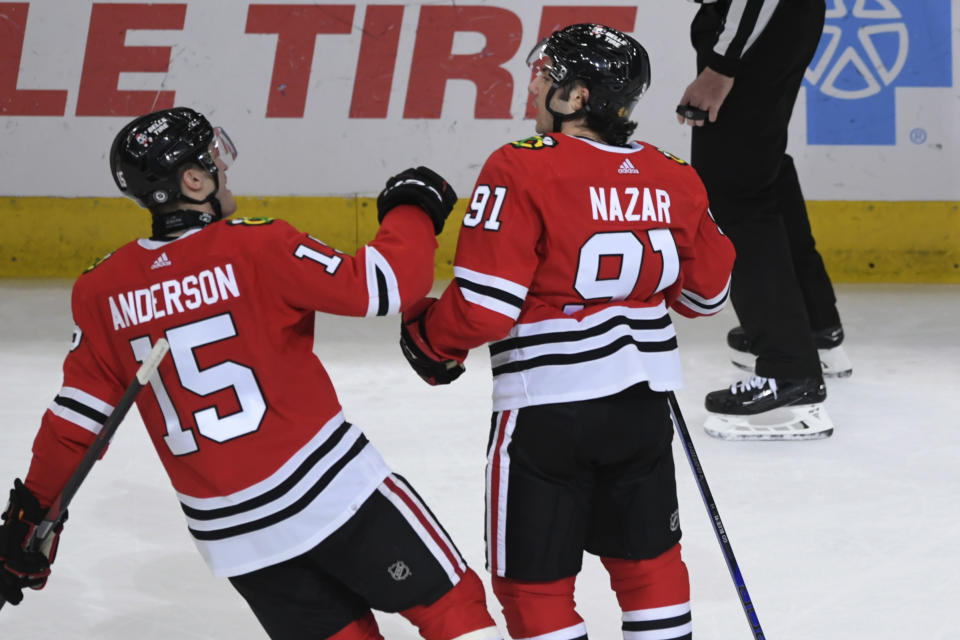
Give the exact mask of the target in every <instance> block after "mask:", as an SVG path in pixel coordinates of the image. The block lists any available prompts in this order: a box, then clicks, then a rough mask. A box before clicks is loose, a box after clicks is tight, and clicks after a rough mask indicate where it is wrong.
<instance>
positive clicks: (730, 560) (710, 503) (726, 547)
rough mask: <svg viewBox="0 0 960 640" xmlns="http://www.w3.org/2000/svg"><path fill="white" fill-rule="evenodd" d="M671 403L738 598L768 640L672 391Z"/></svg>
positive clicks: (761, 639) (759, 635)
mask: <svg viewBox="0 0 960 640" xmlns="http://www.w3.org/2000/svg"><path fill="white" fill-rule="evenodd" d="M667 395H668V397H669V402H670V413H671V414H673V424H674V425H676V427H677V432H678V433H679V434H680V440H681V442H683V449H684V451H686V452H687V460H689V461H690V468H691V469H692V470H693V477H694V479H695V480H696V481H697V487H698V488H699V489H700V496H701V497H702V498H703V504H704V506H705V507H706V508H707V514H709V516H710V524H712V525H713V532H714V533H715V534H716V536H717V542H719V543H720V548H721V549H722V550H723V558H724V560H726V561H727V569H729V570H730V577H731V578H732V579H733V586H734V587H736V589H737V595H738V596H740V604H741V605H742V606H743V612H744V613H745V614H746V616H747V622H748V623H749V625H750V630H751V631H752V632H753V637H754V640H765V638H766V636H764V635H763V629H761V628H760V619H759V618H758V617H757V612H756V610H754V608H753V601H752V600H750V593H749V592H748V591H747V585H746V584H745V583H744V581H743V574H742V573H740V565H738V564H737V558H736V556H734V555H733V547H732V546H730V538H729V537H728V536H727V530H726V528H725V527H724V526H723V521H722V520H721V519H720V511H719V510H718V509H717V503H716V501H715V500H714V499H713V493H712V492H711V491H710V485H708V484H707V477H706V476H705V475H704V473H703V467H701V466H700V458H699V457H698V456H697V450H696V449H695V448H694V446H693V440H692V439H691V438H690V431H689V430H688V429H687V424H686V423H685V422H684V421H683V414H682V413H680V404H679V403H678V402H677V396H675V395H674V393H673V392H672V391H671V392H669V393H668V394H667Z"/></svg>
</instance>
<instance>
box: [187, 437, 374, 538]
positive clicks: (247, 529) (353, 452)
mask: <svg viewBox="0 0 960 640" xmlns="http://www.w3.org/2000/svg"><path fill="white" fill-rule="evenodd" d="M367 444H368V441H367V438H366V436H361V437H360V438H358V439H357V441H356V442H355V443H354V444H353V446H352V447H350V449H349V450H348V451H347V452H346V453H345V454H344V455H343V456H342V457H341V458H340V459H339V460H337V461H336V462H335V463H334V464H333V466H331V467H330V468H329V469H327V471H326V472H325V473H324V474H323V475H322V476H321V477H320V479H319V480H318V481H317V483H316V484H314V485H313V486H312V487H310V489H309V490H308V491H307V492H306V493H305V494H303V496H301V497H300V498H299V499H298V500H297V501H296V502H294V503H292V504H290V505H288V506H287V507H285V508H283V509H280V510H279V511H275V512H274V513H271V514H270V515H268V516H264V517H263V518H260V519H258V520H252V521H250V522H245V523H243V524H238V525H234V526H232V527H225V528H223V529H213V530H209V531H197V530H196V529H190V533H191V534H192V535H193V537H194V538H196V539H197V540H223V539H224V538H232V537H235V536H239V535H243V534H245V533H251V532H253V531H257V530H259V529H264V528H266V527H269V526H271V525H274V524H277V523H278V522H282V521H284V520H286V519H287V518H290V517H291V516H294V515H296V514H297V513H300V512H301V511H303V510H304V509H305V508H307V506H309V505H310V503H311V502H313V501H314V499H315V498H316V497H317V496H318V495H320V493H321V492H322V491H323V490H324V489H325V488H326V487H327V485H329V484H330V483H331V482H333V479H334V478H336V477H337V474H338V473H340V471H341V470H342V469H343V468H344V467H345V466H347V463H349V462H350V461H351V460H353V459H354V458H356V457H357V455H359V454H360V452H361V451H362V450H363V449H364V447H366V446H367Z"/></svg>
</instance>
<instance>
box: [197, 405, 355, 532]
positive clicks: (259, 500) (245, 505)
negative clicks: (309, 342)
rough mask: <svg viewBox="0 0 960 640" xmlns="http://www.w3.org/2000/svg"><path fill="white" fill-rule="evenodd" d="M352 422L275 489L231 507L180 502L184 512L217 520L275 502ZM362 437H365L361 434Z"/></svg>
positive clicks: (338, 431) (337, 441)
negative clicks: (195, 505) (211, 507)
mask: <svg viewBox="0 0 960 640" xmlns="http://www.w3.org/2000/svg"><path fill="white" fill-rule="evenodd" d="M350 426H351V425H350V423H349V422H344V423H343V424H341V425H340V426H339V427H337V429H336V431H334V432H333V433H332V434H330V437H328V438H327V439H326V440H325V441H324V443H323V444H322V445H320V446H319V447H317V449H316V450H315V451H313V452H312V453H311V454H310V455H309V456H307V459H306V460H304V461H303V464H301V465H300V466H299V467H297V469H296V470H295V471H294V472H293V473H291V474H290V475H289V476H288V477H287V478H286V479H285V480H284V481H283V482H281V483H280V484H278V485H277V486H276V487H274V488H273V489H270V490H269V491H265V492H264V493H261V494H260V495H258V496H256V497H254V498H250V499H249V500H244V501H243V502H241V503H238V504H235V505H230V506H229V507H220V508H217V509H197V508H195V507H188V506H187V505H185V504H183V503H180V508H181V509H183V512H184V513H185V514H187V516H188V517H190V518H193V519H194V520H216V519H217V518H226V517H228V516H234V515H237V514H240V513H244V512H245V511H250V510H252V509H256V508H258V507H262V506H263V505H265V504H268V503H270V502H273V501H274V500H276V499H278V498H281V497H283V496H285V495H287V493H289V492H290V490H291V489H292V488H293V487H294V486H295V485H296V484H297V483H298V482H300V480H302V479H303V477H304V476H306V475H307V473H309V472H310V470H311V469H313V468H314V467H315V466H316V465H317V464H318V463H319V462H320V461H321V460H322V459H323V458H324V457H326V455H327V454H328V453H330V451H331V450H332V449H333V448H334V447H336V446H337V445H338V444H339V443H340V441H341V440H343V438H344V436H346V434H347V432H348V431H349V430H350ZM361 439H363V437H362V436H361Z"/></svg>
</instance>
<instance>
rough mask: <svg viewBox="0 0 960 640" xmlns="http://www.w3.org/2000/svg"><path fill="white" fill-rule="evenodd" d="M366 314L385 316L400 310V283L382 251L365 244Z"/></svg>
mask: <svg viewBox="0 0 960 640" xmlns="http://www.w3.org/2000/svg"><path fill="white" fill-rule="evenodd" d="M364 250H365V252H366V260H365V265H366V267H367V294H368V296H369V298H370V301H369V303H368V304H367V316H368V317H369V316H386V315H392V314H395V313H399V312H400V285H399V284H398V283H397V275H396V274H395V273H394V272H393V267H391V266H390V262H388V261H387V259H386V258H385V257H384V255H383V254H382V253H380V252H379V251H377V250H376V249H374V248H373V247H371V246H370V245H367V246H366V247H365V248H364Z"/></svg>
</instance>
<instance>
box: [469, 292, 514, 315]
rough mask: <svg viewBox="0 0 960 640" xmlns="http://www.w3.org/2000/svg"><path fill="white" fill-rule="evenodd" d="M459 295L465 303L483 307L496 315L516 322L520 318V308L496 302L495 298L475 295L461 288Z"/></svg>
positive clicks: (501, 301)
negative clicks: (461, 295)
mask: <svg viewBox="0 0 960 640" xmlns="http://www.w3.org/2000/svg"><path fill="white" fill-rule="evenodd" d="M460 293H461V294H463V298H464V300H466V301H467V302H472V303H473V304H476V305H479V306H481V307H485V308H487V309H489V310H490V311H496V312H497V313H499V314H502V315H505V316H507V317H508V318H510V319H512V320H516V319H517V318H519V317H520V307H518V306H516V305H513V304H510V303H507V302H504V301H503V300H498V299H497V298H492V297H490V296H485V295H483V294H480V293H476V292H475V291H471V290H469V289H465V288H463V287H460Z"/></svg>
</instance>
